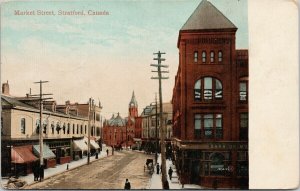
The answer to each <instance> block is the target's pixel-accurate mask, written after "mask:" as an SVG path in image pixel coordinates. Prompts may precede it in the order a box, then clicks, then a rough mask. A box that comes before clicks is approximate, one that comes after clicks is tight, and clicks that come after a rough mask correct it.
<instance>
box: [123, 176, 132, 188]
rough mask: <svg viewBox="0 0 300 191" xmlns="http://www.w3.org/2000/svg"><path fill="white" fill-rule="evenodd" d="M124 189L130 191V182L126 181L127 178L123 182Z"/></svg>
mask: <svg viewBox="0 0 300 191" xmlns="http://www.w3.org/2000/svg"><path fill="white" fill-rule="evenodd" d="M124 189H125V190H130V189H131V185H130V182H129V181H128V179H127V178H126V182H125V186H124Z"/></svg>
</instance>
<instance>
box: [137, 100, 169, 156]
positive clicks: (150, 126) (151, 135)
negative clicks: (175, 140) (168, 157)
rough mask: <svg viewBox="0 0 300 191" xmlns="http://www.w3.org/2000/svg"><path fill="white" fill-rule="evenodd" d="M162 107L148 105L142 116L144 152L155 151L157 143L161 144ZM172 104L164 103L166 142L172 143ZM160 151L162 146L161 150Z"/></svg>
mask: <svg viewBox="0 0 300 191" xmlns="http://www.w3.org/2000/svg"><path fill="white" fill-rule="evenodd" d="M159 113H160V107H159V104H158V106H157V108H156V105H151V104H150V105H148V106H146V107H145V108H144V110H143V112H142V113H141V115H140V118H141V120H142V147H143V149H144V150H150V151H155V149H156V147H157V146H156V144H157V141H158V142H159V144H160V124H161V123H160V118H159ZM172 114H173V110H172V103H163V118H164V120H165V124H166V141H167V142H170V140H171V137H172V135H173V133H172V131H173V130H172ZM158 149H160V146H159V148H158Z"/></svg>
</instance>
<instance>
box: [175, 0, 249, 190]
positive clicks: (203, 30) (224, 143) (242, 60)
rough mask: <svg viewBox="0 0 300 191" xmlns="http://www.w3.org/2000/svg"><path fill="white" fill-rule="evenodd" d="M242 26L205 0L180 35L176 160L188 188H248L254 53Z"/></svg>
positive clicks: (176, 83)
mask: <svg viewBox="0 0 300 191" xmlns="http://www.w3.org/2000/svg"><path fill="white" fill-rule="evenodd" d="M236 31H237V27H236V26H235V25H234V24H233V23H232V22H231V21H229V20H228V19H227V18H226V17H225V16H224V15H223V14H222V13H221V12H220V11H219V10H218V9H217V8H216V7H214V6H213V5H212V4H211V3H210V2H209V1H207V0H203V1H202V2H201V3H200V4H199V6H198V7H197V8H196V10H195V11H194V13H193V14H192V15H191V16H190V18H189V19H188V20H187V21H186V23H185V24H184V25H183V27H182V28H181V30H180V31H179V37H178V44H177V46H178V48H179V67H178V71H177V75H176V77H175V86H174V89H173V98H172V103H173V108H174V109H173V140H172V146H173V150H174V160H175V163H176V167H177V173H178V175H179V178H180V180H181V182H182V183H185V184H188V183H190V184H199V185H201V186H204V187H207V188H248V180H249V179H248V166H249V165H248V50H236V48H235V40H236V36H235V35H236Z"/></svg>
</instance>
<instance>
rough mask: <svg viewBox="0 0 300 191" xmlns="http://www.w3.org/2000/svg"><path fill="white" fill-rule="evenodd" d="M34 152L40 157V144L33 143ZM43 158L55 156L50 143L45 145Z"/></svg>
mask: <svg viewBox="0 0 300 191" xmlns="http://www.w3.org/2000/svg"><path fill="white" fill-rule="evenodd" d="M33 153H34V154H35V155H36V156H38V157H39V156H40V145H33ZM43 158H44V159H50V158H55V154H54V153H53V152H52V151H51V149H50V148H49V146H48V145H44V146H43Z"/></svg>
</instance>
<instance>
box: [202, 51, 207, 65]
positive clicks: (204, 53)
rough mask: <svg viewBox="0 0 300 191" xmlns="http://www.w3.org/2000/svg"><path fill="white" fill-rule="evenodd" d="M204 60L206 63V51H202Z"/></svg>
mask: <svg viewBox="0 0 300 191" xmlns="http://www.w3.org/2000/svg"><path fill="white" fill-rule="evenodd" d="M202 62H203V63H205V62H206V52H205V51H202Z"/></svg>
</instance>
